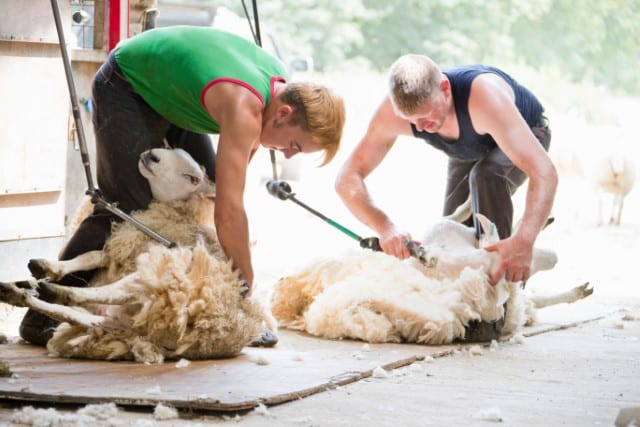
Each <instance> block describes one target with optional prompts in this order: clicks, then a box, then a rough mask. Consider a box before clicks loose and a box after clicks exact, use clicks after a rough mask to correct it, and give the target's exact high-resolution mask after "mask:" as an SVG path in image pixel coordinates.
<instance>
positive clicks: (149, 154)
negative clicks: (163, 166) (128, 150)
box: [142, 150, 160, 163]
mask: <svg viewBox="0 0 640 427" xmlns="http://www.w3.org/2000/svg"><path fill="white" fill-rule="evenodd" d="M142 159H143V161H144V162H145V163H148V162H153V163H160V158H159V157H158V156H156V155H155V154H153V150H147V151H145V152H144V153H142Z"/></svg>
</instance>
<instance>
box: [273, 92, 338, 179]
mask: <svg viewBox="0 0 640 427" xmlns="http://www.w3.org/2000/svg"><path fill="white" fill-rule="evenodd" d="M280 100H281V101H282V102H283V103H285V104H287V105H290V106H291V107H293V110H294V112H293V115H292V117H291V121H290V122H289V124H291V125H293V126H300V127H302V129H303V130H304V131H305V132H309V133H310V134H311V138H312V139H313V140H314V141H315V142H316V143H317V144H319V145H320V146H321V147H322V150H323V151H324V160H323V162H322V164H321V165H320V166H324V165H326V164H327V163H329V162H330V161H331V159H333V158H334V157H335V155H336V153H337V152H338V148H339V147H340V140H341V139H342V129H343V127H344V122H345V116H346V113H345V107H344V101H343V100H342V98H341V97H340V96H339V95H337V94H336V93H334V92H333V91H332V90H330V89H328V88H327V87H325V86H322V85H320V84H317V83H312V82H291V83H288V84H287V86H286V88H285V90H284V91H283V92H282V94H281V95H280Z"/></svg>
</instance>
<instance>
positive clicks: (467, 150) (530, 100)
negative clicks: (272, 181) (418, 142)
mask: <svg viewBox="0 0 640 427" xmlns="http://www.w3.org/2000/svg"><path fill="white" fill-rule="evenodd" d="M442 72H443V73H444V74H445V75H446V76H447V77H448V78H449V82H450V83H451V94H452V96H453V104H454V106H455V109H456V116H457V118H458V128H459V135H458V139H456V140H455V141H446V140H445V139H443V138H442V137H441V136H440V135H438V134H436V133H430V132H426V131H419V130H418V129H416V127H415V125H414V124H411V130H412V131H413V135H414V136H416V137H417V138H422V139H424V140H425V141H426V142H427V144H429V145H431V146H433V147H434V148H436V149H438V150H442V151H444V152H445V153H446V154H447V155H448V156H450V157H453V158H456V159H460V160H469V161H472V160H479V159H481V158H483V157H484V156H486V155H487V154H488V153H489V151H491V150H492V149H493V148H495V147H496V145H497V144H496V141H495V140H494V139H493V137H492V136H491V135H489V134H484V135H479V134H477V133H476V131H475V130H474V129H473V126H472V125H471V118H470V117H469V94H470V92H471V83H472V82H473V79H475V78H476V77H477V76H478V75H480V74H484V73H493V74H497V75H499V76H500V77H502V78H503V79H504V80H505V81H506V82H507V83H508V84H509V86H511V88H512V89H513V92H514V94H515V98H516V99H515V104H516V107H517V108H518V110H519V111H520V114H522V117H524V120H525V121H526V122H527V124H528V125H529V126H530V127H533V125H534V123H536V121H537V120H538V118H540V115H541V114H542V113H543V112H544V108H543V107H542V104H541V103H540V101H538V99H537V98H536V97H535V95H534V94H533V93H532V92H531V91H530V90H529V89H527V88H526V87H524V86H522V85H520V84H519V83H518V82H516V81H515V80H514V79H513V78H511V76H509V75H508V74H507V73H505V72H504V71H502V70H499V69H497V68H494V67H488V66H485V65H466V66H462V67H456V68H449V69H443V70H442Z"/></svg>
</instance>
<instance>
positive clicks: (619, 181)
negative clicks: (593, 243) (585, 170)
mask: <svg viewBox="0 0 640 427" xmlns="http://www.w3.org/2000/svg"><path fill="white" fill-rule="evenodd" d="M589 178H590V179H591V180H592V182H593V184H594V186H595V188H596V190H597V192H598V222H597V223H598V225H603V224H604V212H603V211H604V198H605V195H606V194H609V195H611V196H612V203H611V214H610V216H609V221H608V224H609V225H615V226H618V225H620V220H621V217H622V208H623V206H624V199H625V197H627V195H628V194H629V192H630V191H631V189H632V188H633V186H634V184H635V179H636V167H635V164H634V162H633V160H632V159H631V158H630V157H629V156H625V155H623V154H621V153H608V154H606V155H604V156H601V157H598V158H596V159H594V161H593V162H592V165H591V168H590V170H589Z"/></svg>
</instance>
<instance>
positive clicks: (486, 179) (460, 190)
mask: <svg viewBox="0 0 640 427" xmlns="http://www.w3.org/2000/svg"><path fill="white" fill-rule="evenodd" d="M539 122H540V123H539V124H540V126H535V127H533V128H531V131H532V132H533V134H534V135H535V137H536V138H537V139H538V141H540V144H541V145H542V146H543V147H544V149H545V150H547V151H548V150H549V144H550V143H551V131H550V130H549V127H548V126H547V122H546V119H545V118H544V116H542V117H541V119H540V120H539ZM526 178H527V176H526V175H525V174H524V172H522V171H521V170H520V169H518V168H517V167H516V166H515V165H514V164H513V163H512V162H511V160H509V158H508V157H507V156H506V155H505V154H504V152H503V151H502V150H501V149H500V148H499V147H496V148H494V149H493V150H492V151H491V152H489V154H488V155H487V156H485V157H484V158H482V159H481V160H477V161H471V162H470V161H462V160H458V159H453V158H450V159H449V164H448V175H447V188H446V192H445V202H444V209H443V213H444V215H450V214H452V213H453V212H454V211H455V210H456V208H457V207H458V206H460V205H461V204H462V203H464V202H465V201H466V200H467V198H468V197H469V194H471V206H472V209H473V215H472V218H469V220H468V221H466V222H465V224H466V225H469V226H474V227H475V229H476V234H477V236H478V237H480V234H481V229H480V224H479V223H478V222H477V220H476V217H475V214H476V213H481V214H483V215H484V216H486V217H487V218H489V219H490V220H491V221H492V222H493V223H494V224H495V225H496V228H497V230H498V234H499V236H500V238H506V237H509V236H511V233H512V231H513V230H512V226H513V202H512V200H511V197H512V196H513V194H514V193H515V191H516V190H517V189H518V187H520V186H521V185H522V184H523V183H524V181H525V180H526Z"/></svg>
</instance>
